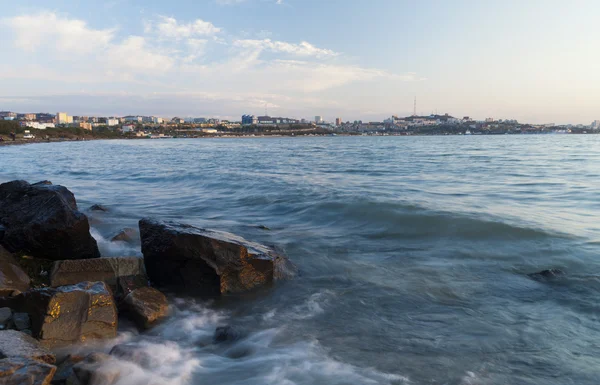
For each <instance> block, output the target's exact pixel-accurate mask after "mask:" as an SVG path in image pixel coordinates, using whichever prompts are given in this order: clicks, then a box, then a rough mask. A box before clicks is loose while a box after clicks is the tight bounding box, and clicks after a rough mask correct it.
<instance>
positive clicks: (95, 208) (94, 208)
mask: <svg viewBox="0 0 600 385" xmlns="http://www.w3.org/2000/svg"><path fill="white" fill-rule="evenodd" d="M88 210H90V211H102V212H107V211H108V208H106V207H104V206H102V205H91V206H90V208H89V209H88Z"/></svg>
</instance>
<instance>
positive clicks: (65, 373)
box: [51, 354, 85, 385]
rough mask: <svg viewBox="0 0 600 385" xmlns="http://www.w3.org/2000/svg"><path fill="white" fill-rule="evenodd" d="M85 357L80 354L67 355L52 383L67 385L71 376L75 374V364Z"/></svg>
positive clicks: (53, 384)
mask: <svg viewBox="0 0 600 385" xmlns="http://www.w3.org/2000/svg"><path fill="white" fill-rule="evenodd" d="M84 359H85V357H84V356H80V355H76V354H75V355H72V354H71V355H69V356H67V357H66V358H65V359H64V360H63V361H62V362H61V363H60V364H59V365H58V368H57V369H56V373H55V374H54V377H53V378H52V381H51V384H52V385H66V384H67V380H68V379H69V377H71V376H72V375H73V366H75V365H76V364H78V363H79V362H81V361H83V360H84Z"/></svg>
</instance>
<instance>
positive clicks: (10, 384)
mask: <svg viewBox="0 0 600 385" xmlns="http://www.w3.org/2000/svg"><path fill="white" fill-rule="evenodd" d="M55 371H56V366H54V365H50V364H47V363H44V362H41V361H37V360H31V359H28V358H22V357H13V358H4V359H0V384H1V385H49V384H50V381H51V380H52V376H54V372H55Z"/></svg>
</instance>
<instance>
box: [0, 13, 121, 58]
mask: <svg viewBox="0 0 600 385" xmlns="http://www.w3.org/2000/svg"><path fill="white" fill-rule="evenodd" d="M2 24H3V25H6V26H8V27H9V28H10V29H11V30H12V32H13V33H14V34H15V35H16V38H15V40H14V44H15V46H16V47H18V48H20V49H23V50H25V51H30V52H32V51H35V50H36V49H37V48H39V47H40V46H42V45H51V46H52V47H53V48H54V49H56V50H58V51H60V52H62V53H67V52H68V53H71V54H77V53H82V52H83V53H87V52H91V51H94V50H96V49H101V48H105V47H107V46H108V45H109V43H110V42H111V40H112V39H113V38H114V35H115V30H114V29H102V30H96V29H91V28H89V27H88V26H87V24H86V22H85V21H82V20H76V19H69V18H66V17H61V16H59V15H57V14H55V13H51V12H42V13H38V14H32V15H23V16H16V17H13V18H10V19H3V20H2Z"/></svg>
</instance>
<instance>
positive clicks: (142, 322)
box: [123, 287, 169, 329]
mask: <svg viewBox="0 0 600 385" xmlns="http://www.w3.org/2000/svg"><path fill="white" fill-rule="evenodd" d="M123 302H124V305H123V306H124V309H125V310H126V311H127V313H128V314H129V315H130V317H131V319H132V320H133V321H134V322H135V323H136V325H137V326H138V327H139V328H140V329H148V328H150V327H152V326H153V325H154V324H155V323H157V322H158V321H160V320H161V319H163V318H165V317H166V316H167V314H168V312H169V303H168V302H167V298H166V297H165V295H164V294H163V293H161V292H160V291H158V290H156V289H155V288H153V287H142V288H139V289H136V290H134V291H132V292H131V293H129V295H127V297H125V300H124V301H123Z"/></svg>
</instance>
